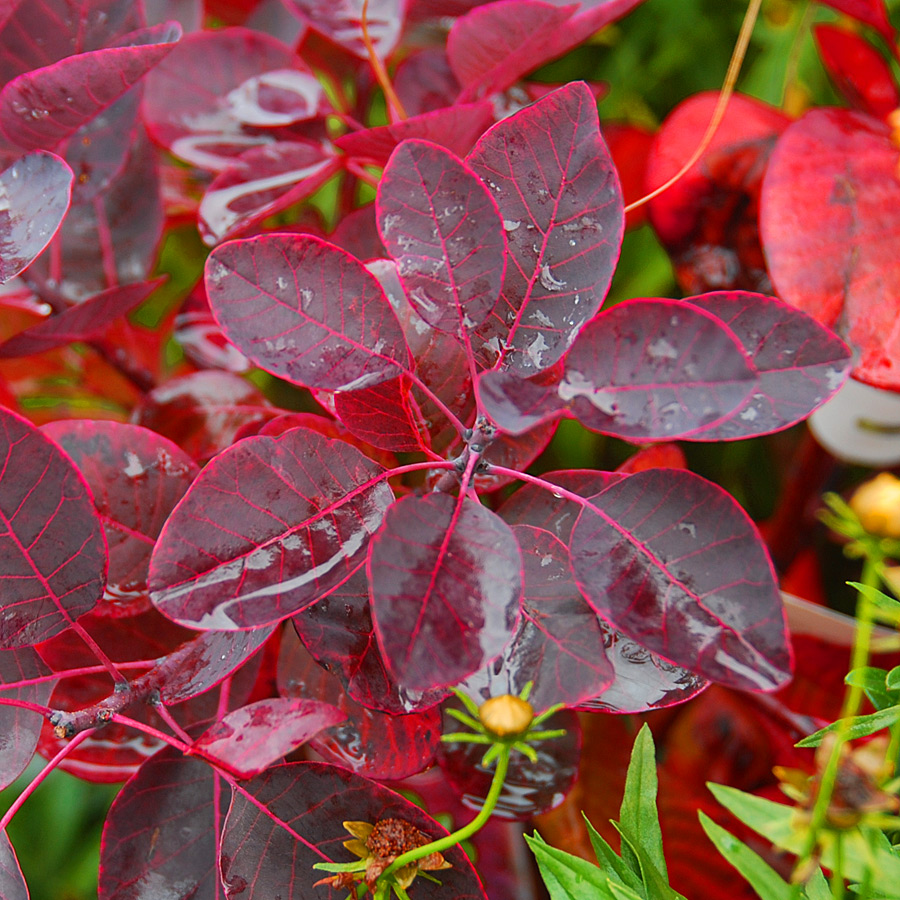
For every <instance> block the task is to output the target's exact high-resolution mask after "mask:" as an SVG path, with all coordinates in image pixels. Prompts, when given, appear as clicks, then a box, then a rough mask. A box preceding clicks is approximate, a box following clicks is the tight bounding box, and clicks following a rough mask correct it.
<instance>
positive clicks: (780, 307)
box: [685, 291, 850, 441]
mask: <svg viewBox="0 0 900 900" xmlns="http://www.w3.org/2000/svg"><path fill="white" fill-rule="evenodd" d="M685 302H687V303H691V304H693V305H694V306H697V307H699V308H700V309H703V310H705V311H706V312H709V313H712V314H713V315H714V316H716V317H717V318H718V319H721V320H722V321H723V322H724V323H725V324H726V325H727V326H728V327H729V328H730V329H731V331H732V333H733V334H734V335H735V336H736V337H737V338H738V340H739V341H740V342H741V343H742V344H743V347H744V350H745V351H746V353H747V355H748V356H749V357H750V359H751V360H752V361H753V366H754V368H755V369H756V370H757V373H758V375H757V381H756V385H755V387H754V389H753V392H752V393H751V394H750V396H749V397H748V398H747V399H746V400H745V401H744V402H743V404H741V405H740V406H739V407H738V408H737V409H735V410H734V411H733V412H732V413H731V414H730V415H729V417H728V419H727V420H726V421H725V422H723V423H722V424H721V425H718V426H715V427H713V428H712V429H709V430H704V431H703V432H701V433H700V434H698V435H695V436H694V440H700V441H719V440H736V439H739V438H744V437H751V436H753V435H758V434H768V433H769V432H772V431H778V430H780V429H782V428H787V427H788V426H789V425H793V424H795V423H796V422H799V421H800V420H801V419H805V418H806V417H807V416H808V415H809V414H810V413H811V412H812V411H813V410H814V409H815V408H816V407H817V406H819V405H820V404H821V403H824V401H825V400H826V399H827V398H828V397H830V396H831V394H833V393H834V391H836V390H837V388H838V387H840V385H841V384H843V380H844V375H845V373H846V372H847V370H848V369H849V366H850V348H849V347H848V346H847V345H846V344H845V343H844V342H843V341H842V340H841V339H840V338H838V337H836V336H835V335H834V334H833V333H832V332H831V331H829V330H828V329H827V328H824V327H823V326H821V325H819V323H818V322H816V320H815V319H813V317H812V316H809V315H807V314H805V313H803V312H801V311H800V310H798V309H795V308H794V307H792V306H789V305H788V304H787V303H784V302H782V301H781V300H776V299H775V298H774V297H764V296H762V295H760V294H748V293H744V292H738V291H734V292H726V291H720V292H716V293H713V294H702V295H701V296H699V297H688V298H687V299H686V301H685Z"/></svg>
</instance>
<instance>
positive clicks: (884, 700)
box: [844, 666, 897, 709]
mask: <svg viewBox="0 0 900 900" xmlns="http://www.w3.org/2000/svg"><path fill="white" fill-rule="evenodd" d="M886 676H887V672H885V670H884V669H878V668H876V667H875V666H862V667H860V668H858V669H853V670H851V671H850V672H848V673H847V676H846V677H845V678H844V683H845V684H849V685H852V686H853V687H860V688H862V689H863V690H864V691H865V692H866V696H867V697H868V698H869V700H870V701H871V703H872V706H874V707H875V709H887V708H888V707H889V706H893V705H894V704H895V703H896V702H897V698H896V697H892V696H891V695H890V694H889V693H888V691H887V690H886V688H885V683H886Z"/></svg>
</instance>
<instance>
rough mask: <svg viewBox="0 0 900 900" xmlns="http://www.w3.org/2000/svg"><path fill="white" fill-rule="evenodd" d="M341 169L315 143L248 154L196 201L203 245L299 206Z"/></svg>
mask: <svg viewBox="0 0 900 900" xmlns="http://www.w3.org/2000/svg"><path fill="white" fill-rule="evenodd" d="M297 74H298V75H300V74H302V73H297ZM310 77H311V76H310ZM340 165H341V163H340V159H339V158H338V157H336V156H335V155H334V154H333V153H332V152H331V151H330V150H328V149H327V148H326V147H324V146H323V145H322V144H319V143H316V142H314V141H305V142H300V141H279V142H278V143H277V144H267V145H265V146H262V147H253V148H251V149H250V150H247V151H246V152H245V153H242V154H241V155H240V157H239V158H238V159H237V160H236V161H235V162H234V164H233V165H231V166H229V167H228V168H227V169H224V170H223V171H222V172H220V173H219V174H218V175H217V176H216V178H215V180H214V181H213V183H212V184H211V185H210V186H209V188H208V189H207V191H206V193H205V194H204V195H203V199H202V200H201V201H200V210H199V218H200V221H199V226H200V234H201V235H202V236H203V240H204V242H205V243H207V244H209V245H210V246H212V245H214V244H217V243H218V242H219V241H223V240H226V239H227V238H230V237H233V236H235V235H236V234H239V233H241V232H244V231H246V230H247V229H249V228H251V227H252V226H254V225H257V224H259V223H260V222H261V221H262V220H263V219H265V218H266V217H267V216H271V215H273V214H274V213H276V212H279V211H280V210H282V209H284V208H285V207H287V206H290V205H291V204H292V203H296V202H298V201H299V200H303V199H304V198H305V197H308V196H309V195H310V194H312V193H314V192H315V191H316V190H317V189H318V188H319V187H320V186H321V185H322V184H324V183H325V182H326V181H327V180H328V179H329V178H330V177H331V176H332V175H333V174H334V173H335V172H336V171H337V170H338V169H339V168H340Z"/></svg>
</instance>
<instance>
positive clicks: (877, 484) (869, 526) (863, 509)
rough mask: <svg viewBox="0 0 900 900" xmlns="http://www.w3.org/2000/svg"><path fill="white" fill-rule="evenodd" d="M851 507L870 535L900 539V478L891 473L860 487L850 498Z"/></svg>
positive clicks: (878, 476) (885, 473) (882, 474)
mask: <svg viewBox="0 0 900 900" xmlns="http://www.w3.org/2000/svg"><path fill="white" fill-rule="evenodd" d="M850 508H851V509H852V510H853V512H855V513H856V515H857V516H858V517H859V521H860V523H861V524H862V526H863V528H865V529H866V531H868V532H869V534H872V535H875V536H876V537H886V538H900V479H898V478H895V477H894V476H893V475H891V474H890V473H889V472H882V473H881V474H880V475H877V476H876V477H875V478H873V479H872V480H871V481H867V482H865V484H862V485H860V486H859V487H858V488H857V489H856V492H855V493H854V494H853V496H852V497H851V498H850Z"/></svg>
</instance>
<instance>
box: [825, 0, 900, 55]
mask: <svg viewBox="0 0 900 900" xmlns="http://www.w3.org/2000/svg"><path fill="white" fill-rule="evenodd" d="M821 2H822V3H823V4H824V5H825V6H830V7H831V8H832V9H836V10H837V11H838V12H842V13H845V14H846V15H848V16H852V17H853V18H854V19H856V20H857V21H859V22H864V23H865V24H866V25H871V26H872V28H874V29H875V30H876V31H877V32H878V33H879V34H880V35H881V36H882V37H883V38H884V39H885V40H886V41H887V42H888V46H890V47H893V46H894V40H895V37H896V32H895V31H894V27H893V26H892V25H891V21H890V19H889V18H888V14H887V7H886V6H885V5H884V0H821Z"/></svg>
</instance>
